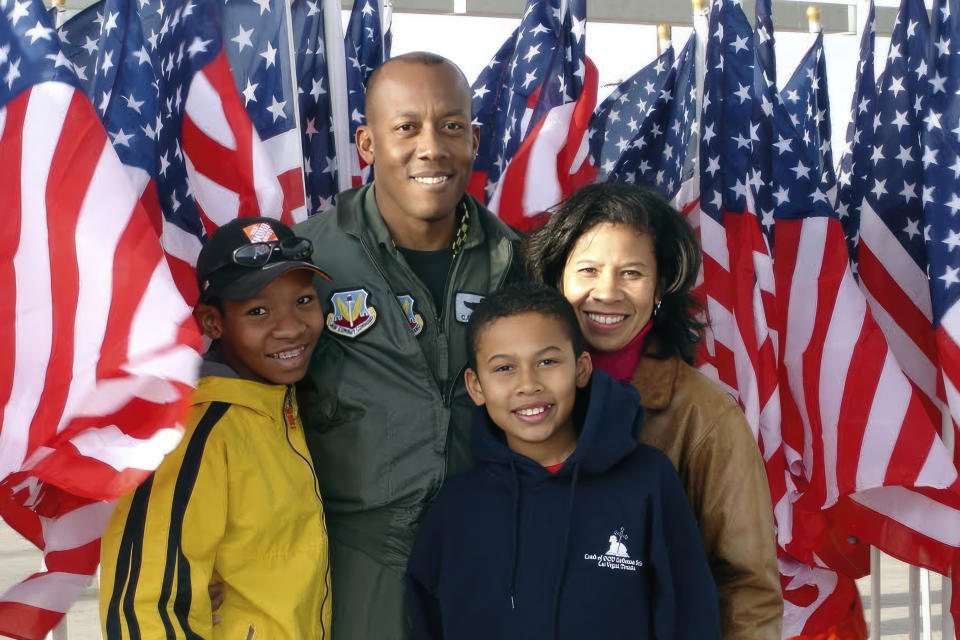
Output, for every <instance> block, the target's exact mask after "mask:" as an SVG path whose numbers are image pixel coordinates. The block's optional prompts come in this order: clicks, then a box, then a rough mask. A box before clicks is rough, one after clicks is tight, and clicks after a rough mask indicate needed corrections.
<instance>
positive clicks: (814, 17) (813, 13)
mask: <svg viewBox="0 0 960 640" xmlns="http://www.w3.org/2000/svg"><path fill="white" fill-rule="evenodd" d="M807 21H808V22H809V23H810V33H817V32H818V31H822V30H823V24H822V23H821V22H820V7H818V6H816V5H813V4H811V5H810V6H808V7H807Z"/></svg>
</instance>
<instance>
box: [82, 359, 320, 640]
mask: <svg viewBox="0 0 960 640" xmlns="http://www.w3.org/2000/svg"><path fill="white" fill-rule="evenodd" d="M220 367H221V369H226V367H224V366H223V365H220ZM227 371H229V369H227ZM228 375H229V374H228ZM192 401H193V408H192V410H191V413H190V417H189V420H188V424H187V427H186V432H185V434H184V437H183V440H182V441H181V442H180V444H179V446H177V448H176V449H175V450H174V451H173V452H171V453H170V454H169V455H168V456H167V457H166V458H165V459H164V460H163V463H162V464H161V465H160V466H159V468H158V469H157V470H156V472H155V473H154V474H153V475H152V476H150V478H148V479H147V481H146V482H144V483H143V484H142V485H141V486H140V487H139V488H137V490H136V491H134V492H133V493H131V494H127V495H126V496H124V497H123V498H121V499H120V500H119V502H118V503H117V507H116V510H115V511H114V513H113V516H112V518H111V520H110V524H109V526H108V527H107V531H106V533H105V534H104V536H103V542H102V545H101V556H100V557H101V562H102V570H101V587H100V621H101V626H102V629H103V633H104V637H105V638H107V639H108V640H119V639H121V638H123V639H126V638H130V639H131V640H134V639H137V638H144V639H153V638H185V639H197V638H217V639H218V638H231V639H243V640H251V639H254V638H270V639H271V640H274V639H277V640H280V639H290V640H301V639H307V638H316V639H323V640H328V639H329V638H330V616H331V597H330V568H329V563H328V560H327V533H326V526H325V523H324V516H323V505H322V501H321V499H320V494H319V492H318V489H317V482H316V474H315V472H314V469H313V465H312V463H311V461H310V455H309V453H308V452H307V448H306V443H305V442H304V437H303V428H302V425H301V423H300V416H299V412H298V410H297V403H296V398H295V395H294V391H293V388H292V387H285V386H282V385H268V384H261V383H257V382H252V381H249V380H240V379H237V378H228V377H219V376H206V377H203V378H201V379H200V382H199V384H198V385H197V388H196V390H195V391H194V394H193V400H192ZM211 582H220V583H223V585H224V602H223V606H222V607H221V608H220V609H219V610H218V611H217V613H218V615H220V616H221V622H220V623H219V624H217V625H216V626H214V625H213V620H212V612H211V610H210V596H209V594H208V585H210V583H211Z"/></svg>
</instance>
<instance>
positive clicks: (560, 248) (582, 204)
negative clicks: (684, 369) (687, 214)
mask: <svg viewBox="0 0 960 640" xmlns="http://www.w3.org/2000/svg"><path fill="white" fill-rule="evenodd" d="M604 222H608V223H612V224H625V225H627V226H630V227H633V228H634V229H636V230H637V231H639V232H640V233H646V234H649V235H650V237H651V239H652V240H653V247H654V252H655V254H656V257H657V291H656V295H658V296H661V297H660V302H661V305H660V309H659V311H657V312H656V314H655V315H654V318H653V327H652V329H651V331H650V334H651V336H653V337H654V338H655V340H654V341H653V342H654V343H655V344H656V345H657V352H656V353H652V354H650V355H653V356H655V357H660V358H667V357H670V356H674V355H677V356H680V357H681V358H683V359H684V360H686V361H687V362H689V363H692V362H693V358H694V351H695V348H696V345H697V343H698V342H700V338H701V335H702V330H703V323H701V322H700V321H699V320H698V319H697V315H698V313H699V311H700V309H701V305H700V304H699V303H698V302H697V301H696V300H695V299H694V298H693V296H691V295H690V289H691V288H693V285H694V283H695V282H696V279H697V273H698V272H699V271H700V262H701V254H700V245H699V244H698V242H697V236H696V234H695V233H694V231H693V229H692V228H691V227H690V225H689V223H687V221H686V220H685V219H684V218H683V217H682V216H681V215H680V214H679V213H677V211H676V210H675V209H674V208H673V207H671V206H670V203H668V202H667V201H666V200H664V199H663V198H662V197H661V196H659V195H657V194H656V193H654V192H652V191H649V190H647V189H643V188H641V187H635V186H631V185H626V184H620V183H614V182H602V183H598V184H593V185H589V186H587V187H584V188H583V189H580V190H579V191H577V192H576V193H574V194H573V195H571V196H570V197H569V198H567V199H566V200H565V201H563V202H562V203H561V204H560V205H559V206H558V207H557V209H556V211H554V212H553V215H552V216H550V218H549V219H548V220H547V222H546V223H545V224H544V225H543V226H542V227H540V228H539V229H537V230H536V231H534V232H533V233H532V234H530V236H528V237H527V239H526V240H525V241H524V244H523V252H524V255H525V257H526V260H527V269H528V270H529V272H530V276H531V278H532V279H533V280H535V281H537V282H540V283H542V284H546V285H549V286H552V287H557V288H560V285H561V283H562V280H563V270H564V268H565V267H566V264H567V259H568V258H569V256H570V252H571V251H572V250H573V247H574V245H575V244H576V242H577V240H579V239H580V237H581V236H582V235H583V234H585V233H586V232H587V231H589V230H590V229H592V228H594V227H595V226H597V225H598V224H602V223H604Z"/></svg>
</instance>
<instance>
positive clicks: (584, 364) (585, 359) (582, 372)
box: [577, 349, 593, 389]
mask: <svg viewBox="0 0 960 640" xmlns="http://www.w3.org/2000/svg"><path fill="white" fill-rule="evenodd" d="M592 373H593V360H591V359H590V354H589V353H587V350H586V349H584V350H583V353H581V354H580V356H579V357H578V358H577V387H578V388H580V389H583V388H584V387H585V386H587V383H588V382H590V375H591V374H592Z"/></svg>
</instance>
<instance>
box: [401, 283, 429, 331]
mask: <svg viewBox="0 0 960 640" xmlns="http://www.w3.org/2000/svg"><path fill="white" fill-rule="evenodd" d="M397 302H399V303H400V307H401V308H402V309H403V312H404V313H405V314H406V315H407V322H409V323H410V331H411V332H412V333H413V335H415V336H418V335H420V332H421V331H423V316H421V315H420V314H419V313H417V312H416V311H415V310H414V305H415V304H416V303H417V301H416V300H414V299H413V296H412V295H410V294H409V293H405V294H403V295H402V296H397Z"/></svg>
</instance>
